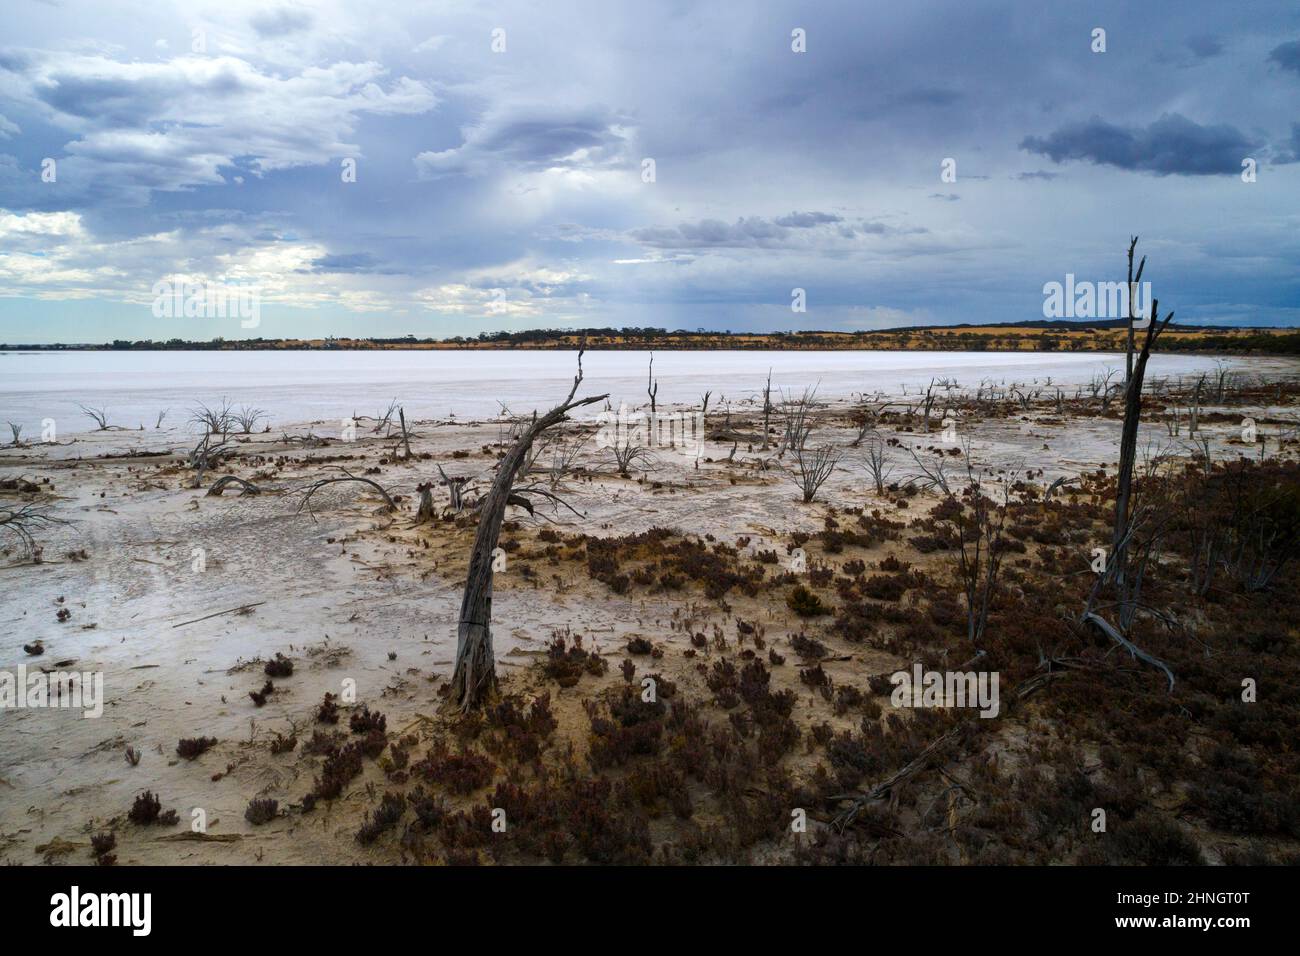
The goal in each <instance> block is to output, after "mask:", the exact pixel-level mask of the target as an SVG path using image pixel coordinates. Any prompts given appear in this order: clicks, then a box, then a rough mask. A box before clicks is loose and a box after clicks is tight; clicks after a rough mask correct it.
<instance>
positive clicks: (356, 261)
mask: <svg viewBox="0 0 1300 956" xmlns="http://www.w3.org/2000/svg"><path fill="white" fill-rule="evenodd" d="M302 271H305V272H354V273H358V274H370V275H398V274H400V272H399V270H396V269H392V268H389V267H387V266H384V265H383V264H382V263H380V261H379V260H378V259H377V258H375V256H374V255H373V254H371V253H369V252H339V253H329V254H327V255H323V256H318V257H317V258H315V259H313V260H312V263H311V269H306V270H302Z"/></svg>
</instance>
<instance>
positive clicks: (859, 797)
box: [830, 724, 963, 833]
mask: <svg viewBox="0 0 1300 956" xmlns="http://www.w3.org/2000/svg"><path fill="white" fill-rule="evenodd" d="M962 726H963V725H962V724H958V725H957V726H956V727H953V728H952V729H951V730H949V731H948V732H947V733H945V734H943V735H942V736H940V737H938V738H936V739H935V740H933V741H931V743H930V744H929V745H928V746H927V747H926V748H925V749H924V750H922V751H921V752H920V753H919V754H918V755H917V756H916V758H915V759H913V760H912V761H911V762H910V763H908V764H907V765H906V766H905V767H903V768H902V769H901V770H898V771H896V772H895V773H894V774H892V775H891V776H889V777H887V778H885V779H884V780H882V781H881V782H880V783H878V784H876V785H875V786H874V787H872V788H871V789H870V790H868V791H867V792H866V793H860V794H839V795H837V796H834V797H831V798H830V802H831V803H840V802H842V801H844V800H848V801H850V806H849V807H848V808H847V809H845V810H842V811H841V812H840V813H839V814H837V815H836V817H835V819H834V820H833V821H832V822H831V826H833V827H835V829H836V830H837V831H838V832H840V833H843V832H844V831H845V830H846V829H847V828H848V827H850V826H852V825H853V821H854V819H855V818H856V817H857V815H858V814H859V813H861V812H862V811H863V809H865V808H866V806H867V805H868V804H871V803H877V802H879V801H881V800H885V799H887V798H888V797H890V796H891V795H892V794H893V793H894V791H895V790H896V789H897V788H898V787H900V786H901V785H902V784H904V783H906V782H907V781H908V780H910V779H912V778H913V777H914V776H916V775H917V774H918V773H920V772H921V771H922V770H924V769H925V768H926V767H928V766H929V765H930V761H931V760H933V759H934V757H935V755H936V754H937V753H938V752H939V751H940V750H942V749H943V747H944V746H945V745H946V744H947V743H948V742H949V741H951V740H954V739H955V738H956V737H957V735H958V734H960V733H961V730H962Z"/></svg>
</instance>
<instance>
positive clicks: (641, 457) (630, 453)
mask: <svg viewBox="0 0 1300 956" xmlns="http://www.w3.org/2000/svg"><path fill="white" fill-rule="evenodd" d="M609 453H610V454H611V455H612V456H613V458H614V465H615V467H616V468H617V469H618V475H619V477H620V478H631V477H632V469H633V468H636V467H641V468H644V469H645V470H646V471H649V470H650V469H651V468H653V467H654V466H655V465H656V464H657V463H658V459H656V458H655V456H654V454H653V453H652V452H651V451H650V450H649V449H647V448H646V447H645V446H644V445H642V444H641V442H640V441H639V440H638V438H637V429H636V428H626V427H624V426H623V425H622V424H620V425H619V427H618V434H617V435H616V436H615V438H614V443H613V444H612V445H610V446H609Z"/></svg>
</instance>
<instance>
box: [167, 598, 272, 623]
mask: <svg viewBox="0 0 1300 956" xmlns="http://www.w3.org/2000/svg"><path fill="white" fill-rule="evenodd" d="M265 603H266V602H265V601H258V602H257V603H256V604H241V605H239V607H231V608H227V609H226V610H224V611H217V612H215V613H213V614H205V615H204V616H203V617H196V618H195V619H194V620H192V621H181V623H179V624H173V625H172V628H173V629H175V628H178V627H184V626H185V625H186V624H197V623H199V621H206V620H207V619H208V618H211V617H221V615H223V614H234V613H235V612H236V611H247V610H248V609H250V608H255V607H261V606H262V605H263V604H265Z"/></svg>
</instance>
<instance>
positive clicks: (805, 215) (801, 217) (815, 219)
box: [775, 212, 843, 229]
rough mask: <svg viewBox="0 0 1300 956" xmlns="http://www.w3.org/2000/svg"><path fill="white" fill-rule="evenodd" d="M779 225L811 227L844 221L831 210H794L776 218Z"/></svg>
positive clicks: (797, 227)
mask: <svg viewBox="0 0 1300 956" xmlns="http://www.w3.org/2000/svg"><path fill="white" fill-rule="evenodd" d="M775 221H776V224H777V225H778V226H788V227H789V228H791V229H811V228H812V227H813V226H825V225H828V224H829V223H833V222H842V221H843V220H842V219H841V217H839V216H836V215H835V214H833V213H829V212H792V213H790V215H788V216H780V217H778V218H777V219H776V220H775Z"/></svg>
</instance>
